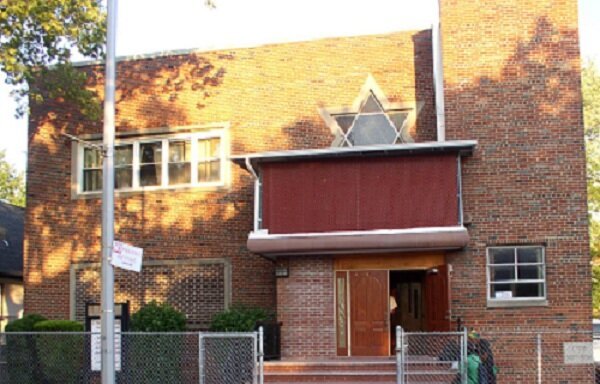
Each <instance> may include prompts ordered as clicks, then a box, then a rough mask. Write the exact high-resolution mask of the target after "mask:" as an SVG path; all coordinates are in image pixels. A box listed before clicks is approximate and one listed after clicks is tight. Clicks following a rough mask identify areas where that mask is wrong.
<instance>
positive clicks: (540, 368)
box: [537, 333, 542, 384]
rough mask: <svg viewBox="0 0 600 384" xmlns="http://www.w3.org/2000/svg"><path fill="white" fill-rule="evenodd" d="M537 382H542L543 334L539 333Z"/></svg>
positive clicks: (539, 383) (540, 383)
mask: <svg viewBox="0 0 600 384" xmlns="http://www.w3.org/2000/svg"><path fill="white" fill-rule="evenodd" d="M537 382H538V384H542V334H541V333H538V334H537Z"/></svg>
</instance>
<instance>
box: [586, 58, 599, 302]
mask: <svg viewBox="0 0 600 384" xmlns="http://www.w3.org/2000/svg"><path fill="white" fill-rule="evenodd" d="M581 82H582V92H583V117H584V126H585V140H586V143H585V144H586V156H587V186H588V210H589V213H590V245H591V251H592V258H593V259H594V260H595V261H596V262H600V260H599V259H600V71H599V70H598V67H597V66H596V65H595V63H594V62H588V63H586V65H585V66H584V67H583V69H582V76H581ZM598 289H599V290H600V286H599V287H598ZM598 295H600V291H599V292H598ZM598 301H599V305H600V298H598ZM595 308H596V307H595ZM599 309H600V308H599Z"/></svg>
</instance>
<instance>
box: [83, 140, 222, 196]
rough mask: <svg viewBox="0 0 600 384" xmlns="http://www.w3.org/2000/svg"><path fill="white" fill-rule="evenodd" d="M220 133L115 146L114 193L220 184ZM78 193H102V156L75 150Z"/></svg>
mask: <svg viewBox="0 0 600 384" xmlns="http://www.w3.org/2000/svg"><path fill="white" fill-rule="evenodd" d="M223 140H224V133H223V130H213V131H209V132H200V133H187V134H176V135H170V136H168V137H165V136H161V137H153V138H142V139H134V140H119V141H117V143H116V144H115V155H114V156H115V157H114V163H115V190H117V191H136V190H153V189H162V188H176V187H185V186H188V187H189V186H220V185H223V184H224V168H225V166H226V162H225V157H226V154H225V152H224V151H225V146H224V145H223ZM78 159H79V160H78V168H79V169H78V172H77V188H78V193H81V194H87V193H97V192H100V191H101V190H102V156H101V154H100V151H98V150H97V149H95V148H88V147H84V146H82V145H80V146H79V156H78Z"/></svg>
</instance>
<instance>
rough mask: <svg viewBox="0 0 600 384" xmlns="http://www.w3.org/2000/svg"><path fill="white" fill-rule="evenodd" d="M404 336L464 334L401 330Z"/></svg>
mask: <svg viewBox="0 0 600 384" xmlns="http://www.w3.org/2000/svg"><path fill="white" fill-rule="evenodd" d="M402 334H403V335H404V336H464V334H465V333H464V332H402Z"/></svg>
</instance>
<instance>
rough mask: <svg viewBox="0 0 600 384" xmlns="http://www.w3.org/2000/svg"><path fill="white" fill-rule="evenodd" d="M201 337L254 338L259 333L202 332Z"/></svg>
mask: <svg viewBox="0 0 600 384" xmlns="http://www.w3.org/2000/svg"><path fill="white" fill-rule="evenodd" d="M199 335H200V337H221V338H223V337H248V338H254V337H256V336H257V335H258V332H200V333H199Z"/></svg>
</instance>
